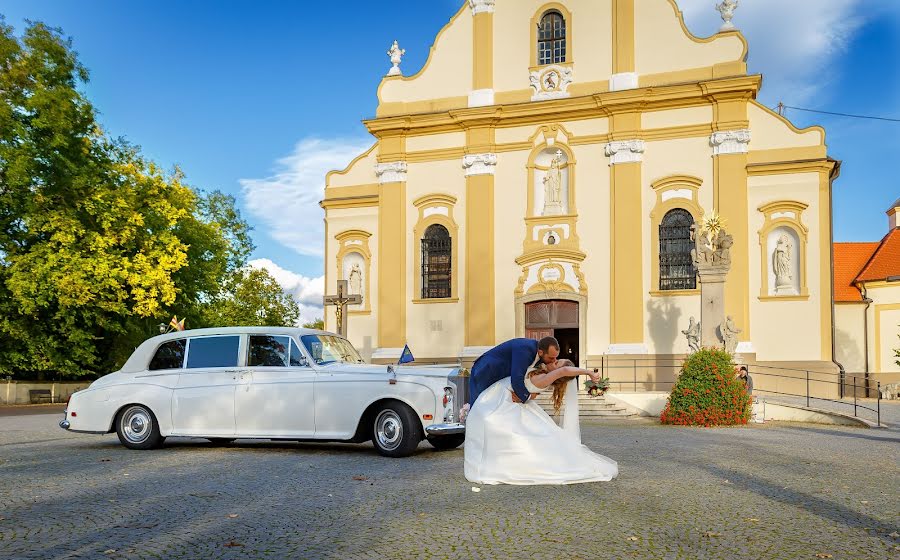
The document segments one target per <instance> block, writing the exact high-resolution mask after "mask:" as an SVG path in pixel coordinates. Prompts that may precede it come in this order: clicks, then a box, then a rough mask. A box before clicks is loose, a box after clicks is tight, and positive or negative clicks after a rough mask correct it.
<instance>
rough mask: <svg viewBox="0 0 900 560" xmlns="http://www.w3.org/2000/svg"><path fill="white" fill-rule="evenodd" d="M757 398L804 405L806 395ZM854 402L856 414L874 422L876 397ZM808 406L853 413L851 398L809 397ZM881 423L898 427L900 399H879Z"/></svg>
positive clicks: (762, 396)
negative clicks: (834, 399) (837, 400)
mask: <svg viewBox="0 0 900 560" xmlns="http://www.w3.org/2000/svg"><path fill="white" fill-rule="evenodd" d="M759 398H760V399H763V400H765V401H767V402H783V403H786V404H794V405H797V406H806V397H793V396H789V395H777V396H768V395H764V394H763V395H759ZM856 402H857V404H858V405H859V406H858V407H857V409H856V414H857V416H859V417H860V418H864V419H866V420H869V421H871V422H875V421H876V420H877V419H878V412H877V411H878V401H877V400H876V399H858V400H857V401H856ZM809 406H810V408H819V409H822V410H832V411H834V412H840V413H843V414H849V415H851V416H852V415H853V413H854V411H853V399H852V398H849V399H848V398H845V399H843V400H841V401H839V402H835V401H826V400H821V399H810V400H809ZM881 423H882V424H883V425H887V426H888V427H900V400H887V399H881Z"/></svg>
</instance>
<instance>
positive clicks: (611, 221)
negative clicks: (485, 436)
mask: <svg viewBox="0 0 900 560" xmlns="http://www.w3.org/2000/svg"><path fill="white" fill-rule="evenodd" d="M726 4H727V3H726ZM710 9H713V8H712V3H711V6H710ZM726 11H727V10H726ZM731 15H732V14H731V13H727V14H726V13H724V12H723V20H725V25H723V28H722V30H721V31H720V32H718V33H716V34H715V35H713V36H711V37H708V38H698V37H695V36H693V35H692V34H691V33H690V32H689V31H688V29H687V28H686V26H685V23H684V19H683V17H682V14H681V13H680V11H679V10H678V7H677V5H676V3H675V1H674V0H639V1H638V0H560V1H558V2H545V1H544V0H468V1H467V2H465V4H464V5H462V6H461V7H460V9H459V11H458V12H457V13H456V15H455V16H453V18H452V19H451V20H450V22H449V23H448V24H447V25H446V26H445V27H444V28H443V29H442V30H441V31H440V33H439V34H438V35H437V37H436V39H435V42H434V45H433V47H432V49H431V52H430V55H429V57H428V60H427V62H426V64H425V65H424V67H423V68H422V69H421V70H420V71H419V72H418V73H416V74H415V75H411V76H405V75H403V73H402V55H403V51H402V49H401V48H400V47H399V46H398V45H396V44H395V45H394V47H393V48H392V49H391V52H390V53H389V54H390V55H391V60H392V62H393V63H394V65H393V67H392V68H390V71H389V72H388V75H386V76H385V77H384V78H383V80H382V82H381V84H380V86H379V87H378V109H377V113H376V117H375V118H373V119H371V120H367V121H365V125H366V127H367V128H368V130H369V132H370V133H371V134H372V136H373V145H372V147H371V148H370V149H369V150H368V151H366V152H365V153H363V154H360V155H359V157H357V158H356V159H355V160H354V161H353V162H352V163H351V164H350V165H349V166H348V167H347V168H346V169H344V170H340V171H334V172H331V173H329V174H328V176H327V182H326V189H325V196H324V199H323V201H322V202H321V206H322V207H323V208H324V209H325V224H326V230H325V255H326V257H325V275H326V276H325V289H326V293H335V290H337V282H338V281H339V280H346V281H348V283H349V286H350V290H351V292H353V293H358V294H359V295H360V296H361V303H358V304H355V305H352V306H350V307H348V310H347V315H348V317H347V324H348V336H349V338H350V340H351V341H352V342H353V344H354V345H355V346H356V347H357V348H359V349H360V350H361V351H362V353H363V354H364V356H365V357H366V358H367V359H370V360H371V361H373V362H375V363H390V362H396V361H397V359H398V357H399V356H400V354H401V351H402V349H403V348H404V346H405V345H407V344H408V345H409V347H410V349H411V350H412V351H413V353H414V355H415V357H416V359H417V361H418V362H422V363H429V362H431V363H446V362H458V361H461V362H462V363H464V364H468V363H471V362H472V361H473V360H474V359H475V358H476V357H477V356H479V355H480V354H481V353H483V352H484V351H485V350H486V349H488V348H490V347H492V346H494V345H496V344H498V343H500V342H502V341H504V340H506V339H510V338H514V337H532V338H540V337H542V336H546V335H548V334H552V335H555V336H556V337H557V338H558V339H559V340H560V342H561V345H562V355H563V356H566V357H570V358H572V359H574V360H575V361H576V362H578V363H579V364H581V365H584V366H591V367H592V366H594V365H596V364H598V363H600V362H602V361H604V360H618V359H626V360H627V359H631V360H649V361H653V360H667V359H668V360H677V359H679V358H680V357H681V356H683V355H685V354H687V353H688V351H689V347H688V341H687V339H686V337H685V335H684V334H683V331H685V330H687V329H688V328H689V325H690V324H691V322H692V321H691V318H695V319H697V320H699V319H700V311H701V296H700V289H699V288H700V285H699V284H698V279H697V273H696V269H695V267H694V262H693V259H692V255H691V249H692V248H693V247H694V243H693V241H692V229H691V226H692V225H693V224H694V222H697V221H700V220H701V219H702V218H703V217H704V216H709V215H717V216H719V217H721V219H723V220H724V223H725V228H726V229H727V231H728V233H729V234H730V235H731V236H732V238H733V245H732V247H731V268H730V271H729V272H728V275H727V278H726V282H725V295H724V300H725V301H724V308H725V311H726V313H727V315H728V316H730V317H731V328H732V329H733V332H736V333H738V334H737V341H738V344H737V349H736V351H737V353H738V354H739V355H740V358H741V360H742V361H744V362H753V363H758V364H763V365H765V364H769V365H778V366H780V367H791V366H797V367H801V366H802V367H805V368H813V367H815V368H817V369H822V368H825V369H828V370H830V371H834V369H835V366H834V364H833V327H832V325H833V310H832V287H833V284H832V276H831V274H832V273H831V246H832V239H831V237H832V232H831V211H832V207H831V189H832V183H833V181H834V180H835V179H836V178H837V176H838V173H839V169H840V164H839V162H837V161H835V160H833V159H831V158H830V157H829V156H828V153H827V148H826V144H825V131H824V130H823V129H822V128H819V127H812V128H807V129H803V130H800V129H798V128H796V127H795V126H794V125H792V124H791V123H790V122H789V121H788V120H786V119H785V118H783V117H781V116H779V115H778V114H777V113H775V112H773V111H771V110H770V109H768V108H767V107H765V106H763V105H762V104H760V103H758V102H757V101H756V98H757V94H758V93H759V90H760V87H761V84H762V77H761V76H759V75H753V74H748V73H747V52H748V44H747V41H746V39H745V38H744V36H743V35H742V34H741V33H740V31H739V30H737V29H735V28H734V26H733V25H732V24H731V22H730V18H731ZM386 62H387V61H386ZM387 67H388V65H387V64H386V68H387ZM334 311H335V308H333V307H327V308H326V319H325V320H326V328H327V329H328V330H335V327H336V320H335V313H334Z"/></svg>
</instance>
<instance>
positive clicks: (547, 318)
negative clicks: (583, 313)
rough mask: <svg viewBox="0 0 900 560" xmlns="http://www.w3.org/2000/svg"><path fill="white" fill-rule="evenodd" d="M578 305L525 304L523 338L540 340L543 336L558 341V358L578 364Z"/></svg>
mask: <svg viewBox="0 0 900 560" xmlns="http://www.w3.org/2000/svg"><path fill="white" fill-rule="evenodd" d="M578 329H579V324H578V303H577V302H574V301H566V300H545V301H534V302H531V303H526V304H525V336H526V337H527V338H532V339H535V340H540V339H542V338H544V337H545V336H553V337H556V340H558V341H559V346H560V348H559V357H560V358H565V359H567V360H572V362H573V363H574V364H576V365H578V364H579V361H578V358H579V348H578V340H579V338H578Z"/></svg>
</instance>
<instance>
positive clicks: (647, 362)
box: [589, 356, 881, 426]
mask: <svg viewBox="0 0 900 560" xmlns="http://www.w3.org/2000/svg"><path fill="white" fill-rule="evenodd" d="M661 362H662V363H661ZM682 364H683V362H681V361H680V360H674V359H673V360H671V361H668V360H657V359H653V358H624V359H622V358H609V357H607V356H601V358H600V367H599V368H598V369H600V370H601V374H602V376H603V377H607V378H608V377H609V375H608V374H609V373H611V372H613V371H616V370H628V369H631V370H632V380H631V381H613V380H610V382H609V383H610V385H619V387H621V386H623V385H631V386H632V387H633V390H635V391H636V390H637V386H638V384H640V385H644V386H646V385H651V386H656V385H674V384H675V381H650V380H646V381H638V378H637V372H638V368H640V369H642V370H645V371H646V370H659V369H668V370H672V369H675V370H677V371H676V377H677V375H678V374H679V373H680V370H681V367H682ZM589 367H590V365H589ZM760 370H777V371H782V372H792V373H800V374H802V375H783V374H778V373H773V372H771V371H760ZM747 372H748V374H750V376H751V377H754V376H759V377H769V378H779V379H791V380H795V381H796V380H805V384H806V391H805V393H803V394H800V393H787V392H783V391H773V390H769V389H759V388H754V392H758V393H766V394H772V395H782V396H790V397H805V398H806V407H807V408H809V407H810V401H811V400H819V401H825V402H833V403H837V404H842V405H848V406H849V405H850V403H848V402H844V401H843V400H838V399H829V398H825V397H818V396H813V395H812V394H811V391H810V383H825V384H830V385H838V386H839V387H841V388H842V390H843V388H845V387H853V416H854V417H855V418H859V417H860V415H859V411H860V410H867V411H869V412H873V413H875V416H876V423H877V425H878V426H881V382H880V381H878V382H876V387H875V390H876V402H875V407H874V408H872V407H870V406H865V405H862V404H860V403H859V399H858V397H857V395H858V392H859V391H858V389H860V388H861V389H864V390H865V391H866V395H868V394H869V393H868V391H870V390H871V385H869V382H870V381H871V380H870V379H865V381H866V382H867V383H866V384H863V385H858V384H856V382H855V381H856V380H857V379H859V377H858V376H855V375H847V374H843V375H842V374H841V373H833V372H827V371H816V370H809V369H799V368H782V367H777V366H765V365H755V364H754V365H747ZM822 377H826V379H822ZM827 377H832V378H837V381H832V380H829V379H827ZM848 378H852V379H853V380H854V383H852V384H850V383H847V379H848Z"/></svg>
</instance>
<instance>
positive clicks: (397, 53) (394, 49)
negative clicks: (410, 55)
mask: <svg viewBox="0 0 900 560" xmlns="http://www.w3.org/2000/svg"><path fill="white" fill-rule="evenodd" d="M405 54H406V49H401V48H400V45H398V44H397V41H394V44H393V45H392V46H391V50H389V51H388V52H387V55H388V56H389V57H391V62H392V63H393V64H394V66H393V67H392V68H391V69H390V70H388V76H402V75H403V72H401V71H400V63H401V62H402V61H403V55H405Z"/></svg>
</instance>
